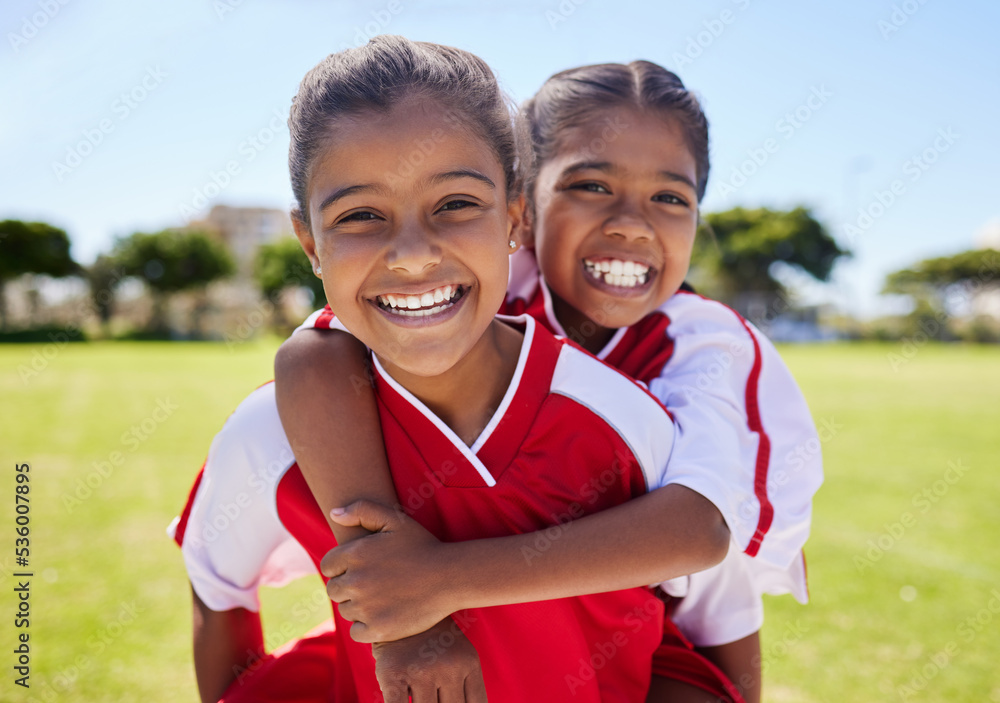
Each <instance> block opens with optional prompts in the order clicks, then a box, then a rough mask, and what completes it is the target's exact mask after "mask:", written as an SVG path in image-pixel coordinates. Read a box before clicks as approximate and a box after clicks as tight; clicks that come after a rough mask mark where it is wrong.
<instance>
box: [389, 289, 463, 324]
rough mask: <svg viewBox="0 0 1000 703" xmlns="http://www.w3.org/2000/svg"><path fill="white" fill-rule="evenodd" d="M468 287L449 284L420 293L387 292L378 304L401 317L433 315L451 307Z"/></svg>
mask: <svg viewBox="0 0 1000 703" xmlns="http://www.w3.org/2000/svg"><path fill="white" fill-rule="evenodd" d="M465 292H466V288H465V287H464V286H460V285H457V284H456V285H447V286H441V287H440V288H435V289H434V290H430V291H427V292H425V293H421V294H419V295H404V294H393V293H386V294H385V295H379V296H378V298H377V300H378V306H379V308H380V309H382V310H384V311H385V312H387V313H389V314H391V315H399V316H400V317H431V316H432V315H438V314H440V313H442V312H445V311H446V310H448V309H449V308H451V307H452V306H453V305H455V303H457V302H458V301H459V300H461V298H462V296H463V295H465Z"/></svg>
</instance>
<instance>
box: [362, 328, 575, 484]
mask: <svg viewBox="0 0 1000 703" xmlns="http://www.w3.org/2000/svg"><path fill="white" fill-rule="evenodd" d="M497 317H498V319H500V320H503V321H504V322H506V323H508V324H511V325H513V326H518V327H523V329H524V339H523V340H522V342H521V351H520V353H519V354H518V359H517V366H516V367H515V369H514V375H513V377H512V378H511V382H510V385H509V386H508V387H507V391H506V392H505V393H504V396H503V399H502V400H501V402H500V405H499V406H498V407H497V409H496V412H494V413H493V416H492V417H491V418H490V421H489V422H488V423H487V424H486V427H485V428H484V429H483V431H482V432H481V433H480V435H479V437H478V438H477V439H476V441H475V442H474V443H473V444H472V446H471V447H470V446H467V445H466V444H465V442H463V441H462V440H461V439H460V438H459V436H458V435H457V434H455V432H454V430H452V429H451V428H450V427H448V425H446V424H445V423H444V421H442V420H441V418H439V417H438V416H437V415H436V414H435V413H434V412H433V411H432V410H431V409H430V408H428V407H427V406H426V405H425V404H424V403H423V402H422V401H421V400H420V399H419V398H417V397H416V396H414V395H413V394H412V393H410V392H409V391H408V390H407V389H406V388H404V387H403V386H401V385H400V384H399V383H398V382H397V381H396V380H395V379H394V378H392V376H390V375H389V373H388V372H387V371H386V370H385V369H384V368H383V367H382V365H381V364H380V363H379V361H378V359H377V358H376V357H375V356H374V355H373V356H372V360H373V366H374V368H375V372H376V388H377V390H378V391H379V399H380V400H381V401H382V403H383V404H384V405H385V407H386V409H387V410H389V412H391V413H392V414H393V415H394V416H395V417H396V419H397V420H398V421H399V423H400V424H401V425H402V426H403V427H404V428H405V432H406V435H407V436H408V437H409V439H410V441H412V442H413V444H414V445H415V446H416V447H417V448H418V450H419V451H420V453H421V454H422V455H423V457H424V459H425V460H426V462H427V464H428V466H429V467H431V470H432V471H433V472H434V473H435V475H436V476H437V478H438V479H439V480H440V481H441V482H442V483H444V484H445V485H452V486H466V487H475V486H482V485H483V484H485V485H486V486H495V485H496V482H497V479H498V478H499V477H500V474H502V473H503V471H504V469H506V468H507V466H508V465H509V464H510V462H511V461H512V460H513V458H514V456H515V455H516V454H517V452H518V450H519V448H520V446H521V443H522V441H523V440H524V438H525V436H527V434H528V431H529V430H530V428H531V425H532V423H533V422H534V419H535V416H536V415H537V414H538V410H539V408H540V407H541V404H542V401H544V399H545V397H546V396H547V395H548V390H549V388H550V386H551V380H552V373H553V371H554V370H555V364H556V361H557V359H558V357H559V351H560V349H561V344H560V343H559V342H558V341H557V340H555V339H554V338H552V337H551V336H549V335H548V334H547V333H545V332H544V331H539V330H538V329H537V328H536V323H535V321H534V320H533V319H532V318H531V317H530V316H528V315H521V316H518V317H505V316H502V315H498V316H497ZM456 459H461V460H464V463H465V464H466V465H467V468H468V469H471V470H474V471H470V470H463V468H462V464H463V461H458V462H457V470H456V468H455V467H456Z"/></svg>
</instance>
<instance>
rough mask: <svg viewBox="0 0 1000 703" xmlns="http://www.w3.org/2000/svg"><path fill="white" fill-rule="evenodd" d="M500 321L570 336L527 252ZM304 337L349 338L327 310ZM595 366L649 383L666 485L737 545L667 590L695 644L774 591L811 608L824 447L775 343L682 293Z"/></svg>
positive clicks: (741, 622)
mask: <svg viewBox="0 0 1000 703" xmlns="http://www.w3.org/2000/svg"><path fill="white" fill-rule="evenodd" d="M502 312H505V313H508V314H522V313H526V314H529V315H531V316H532V317H534V318H535V319H536V320H538V321H539V322H540V323H541V324H542V325H543V326H545V327H546V328H547V329H548V330H549V331H551V332H553V333H554V334H557V335H560V336H565V330H563V328H562V326H561V325H560V324H559V321H558V320H557V319H556V316H555V313H554V311H553V307H552V299H551V296H550V294H549V291H548V288H547V287H546V286H544V285H541V282H540V279H539V274H538V268H537V265H536V263H535V259H534V255H533V254H532V253H531V252H530V251H528V250H526V249H522V250H520V251H518V252H516V253H515V254H514V255H513V256H512V257H511V278H510V285H509V288H508V296H507V300H506V302H505V305H504V309H503V310H502ZM303 328H318V329H341V330H344V328H343V326H342V325H340V323H339V320H336V319H335V318H334V316H333V313H332V312H331V311H330V310H329V308H325V309H323V310H319V311H317V312H315V313H313V314H312V315H311V316H310V317H309V318H308V319H307V320H306V321H305V322H304V323H303V325H302V326H301V327H300V328H299V329H303ZM344 331H347V330H344ZM597 357H598V358H599V359H601V360H603V361H605V362H606V363H608V364H610V365H612V366H614V367H616V368H617V369H619V370H620V371H622V372H624V373H626V374H628V375H629V376H631V377H632V378H634V379H636V380H639V381H641V382H643V383H645V384H646V385H647V386H648V387H649V390H650V391H651V392H652V393H653V394H654V395H655V396H656V397H657V398H659V400H660V401H661V402H662V403H663V404H664V405H665V406H666V407H667V408H668V410H669V411H670V412H671V413H672V415H673V417H674V420H675V425H676V433H677V436H676V442H675V447H674V451H673V454H672V456H671V460H670V466H669V470H668V471H667V475H666V478H665V481H664V485H666V484H670V483H678V484H681V485H684V486H686V487H688V488H690V489H692V490H694V491H697V492H698V493H700V494H701V495H703V496H705V497H706V498H708V499H709V500H711V501H712V502H713V503H714V504H715V506H716V507H717V508H719V510H720V512H721V513H722V515H723V517H724V518H725V520H726V522H727V524H728V526H729V528H730V531H731V533H732V536H733V541H734V546H733V548H731V549H730V552H729V555H728V556H727V557H726V559H725V560H724V561H723V562H722V563H721V564H719V565H717V566H716V567H713V568H712V569H709V570H707V571H704V572H701V573H699V574H695V575H692V576H690V577H685V578H681V579H674V580H673V581H671V582H669V583H668V584H664V585H663V586H664V590H665V591H667V592H668V593H671V594H672V595H675V596H678V597H680V596H684V600H683V601H682V602H681V603H680V604H679V606H678V608H677V610H676V611H675V612H674V614H673V617H674V619H675V621H676V622H677V623H678V626H679V627H680V628H681V630H682V631H683V632H684V634H685V635H686V636H687V637H688V639H690V640H691V641H693V642H694V643H695V644H697V645H701V646H714V645H719V644H725V643H726V642H731V641H734V640H737V639H741V638H742V637H745V636H747V635H749V634H751V633H753V632H756V631H757V630H758V629H759V628H760V625H761V623H762V622H763V605H762V603H761V600H760V596H761V595H762V594H764V593H769V594H775V595H778V594H784V593H791V594H793V595H794V596H795V598H796V599H797V600H799V601H800V602H803V603H804V602H806V600H807V599H808V591H807V587H806V569H805V560H804V557H803V555H802V547H803V545H804V544H805V542H806V539H807V538H808V536H809V527H810V521H811V515H812V498H813V495H814V494H815V492H816V490H817V489H818V488H819V486H820V484H821V483H822V480H823V469H822V457H821V455H820V451H819V447H820V442H819V438H818V436H817V433H816V428H815V425H814V424H813V421H812V417H811V415H810V412H809V408H808V406H807V405H806V401H805V398H804V397H803V396H802V393H801V391H800V390H799V388H798V385H797V384H796V383H795V380H794V379H793V378H792V375H791V373H790V372H789V371H788V368H787V367H786V366H785V364H784V362H783V361H782V360H781V357H780V356H779V354H778V352H777V350H775V348H774V346H773V345H772V344H771V342H770V341H769V340H768V339H767V338H766V337H764V336H763V335H762V334H761V333H760V332H759V331H758V330H757V329H756V328H755V327H754V326H753V325H752V324H751V323H750V322H748V321H747V320H745V319H744V318H743V317H741V316H740V315H739V314H738V313H736V312H735V311H733V310H732V309H730V308H729V307H727V306H725V305H723V304H722V303H719V302H717V301H714V300H710V299H708V298H705V297H703V296H700V295H696V294H694V293H687V292H679V293H677V294H676V295H674V296H673V297H671V298H670V299H669V300H667V301H666V302H665V303H664V304H663V305H662V306H661V307H660V309H659V310H657V311H656V312H654V313H652V314H650V315H647V316H646V317H645V318H643V319H642V320H640V321H639V322H637V323H636V324H634V325H632V326H630V327H626V328H622V329H620V330H618V332H617V333H616V334H615V335H614V337H613V338H612V339H611V340H610V341H609V342H608V344H607V345H606V346H605V347H604V349H602V350H601V351H600V352H599V353H598V354H597Z"/></svg>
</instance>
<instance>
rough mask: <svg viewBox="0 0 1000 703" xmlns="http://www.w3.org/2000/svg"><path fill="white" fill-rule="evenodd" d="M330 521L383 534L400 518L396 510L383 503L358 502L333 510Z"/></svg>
mask: <svg viewBox="0 0 1000 703" xmlns="http://www.w3.org/2000/svg"><path fill="white" fill-rule="evenodd" d="M330 519H331V520H333V521H334V522H336V523H337V524H339V525H344V526H345V527H363V528H365V529H366V530H368V531H369V532H383V531H385V530H387V529H389V528H390V527H391V526H393V525H394V524H395V523H396V521H397V520H398V517H397V515H396V511H395V510H393V509H392V508H389V507H386V506H384V505H382V504H381V503H375V502H373V501H370V500H356V501H354V502H353V503H351V504H350V505H348V506H346V507H344V508H334V509H333V510H331V511H330Z"/></svg>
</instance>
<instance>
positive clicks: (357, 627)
mask: <svg viewBox="0 0 1000 703" xmlns="http://www.w3.org/2000/svg"><path fill="white" fill-rule="evenodd" d="M349 603H350V601H348V604H349ZM340 607H341V611H340V614H341V616H343V618H344V619H345V620H349V619H350V618H348V617H347V616H346V615H344V611H343V607H344V606H343V605H341V606H340ZM348 610H351V611H353V609H352V608H351V607H350V606H348ZM355 615H358V616H360V613H357V612H355ZM375 634H376V633H375V631H374V630H372V629H371V628H370V627H368V625H366V624H365V623H363V622H361V621H357V620H356V621H354V624H353V625H351V639H352V640H354V641H355V642H360V643H362V644H375V643H376V642H381V641H382V640H380V639H377V638H376V637H375Z"/></svg>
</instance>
